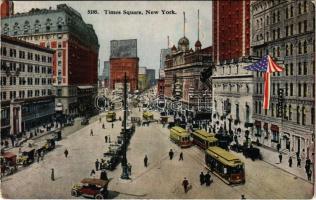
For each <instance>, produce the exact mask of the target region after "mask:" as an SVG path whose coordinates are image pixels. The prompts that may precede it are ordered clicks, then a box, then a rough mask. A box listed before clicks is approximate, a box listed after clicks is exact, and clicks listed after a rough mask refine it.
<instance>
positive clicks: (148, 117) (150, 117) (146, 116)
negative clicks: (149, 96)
mask: <svg viewBox="0 0 316 200" xmlns="http://www.w3.org/2000/svg"><path fill="white" fill-rule="evenodd" d="M143 118H144V119H145V120H153V119H154V115H153V114H152V113H151V112H144V113H143Z"/></svg>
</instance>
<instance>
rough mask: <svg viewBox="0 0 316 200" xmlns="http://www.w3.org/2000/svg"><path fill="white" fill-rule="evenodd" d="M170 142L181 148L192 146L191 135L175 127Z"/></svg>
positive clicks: (172, 129)
mask: <svg viewBox="0 0 316 200" xmlns="http://www.w3.org/2000/svg"><path fill="white" fill-rule="evenodd" d="M170 140H171V141H173V142H175V143H176V144H177V145H179V146H180V147H190V146H191V145H192V143H191V140H190V134H189V133H188V132H187V131H186V130H185V129H183V128H181V127H179V126H174V127H172V128H171V129H170Z"/></svg>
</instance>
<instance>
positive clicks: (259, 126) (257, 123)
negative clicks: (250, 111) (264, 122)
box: [255, 120, 261, 128]
mask: <svg viewBox="0 0 316 200" xmlns="http://www.w3.org/2000/svg"><path fill="white" fill-rule="evenodd" d="M255 125H256V127H258V128H261V121H257V120H255Z"/></svg>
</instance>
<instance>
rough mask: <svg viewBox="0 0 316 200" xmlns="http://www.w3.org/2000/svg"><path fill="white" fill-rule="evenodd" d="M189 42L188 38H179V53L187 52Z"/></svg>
mask: <svg viewBox="0 0 316 200" xmlns="http://www.w3.org/2000/svg"><path fill="white" fill-rule="evenodd" d="M189 44H190V42H189V40H188V38H186V37H185V36H183V37H182V38H180V40H179V42H178V49H179V50H180V51H183V52H186V51H188V50H189Z"/></svg>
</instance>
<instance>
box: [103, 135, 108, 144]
mask: <svg viewBox="0 0 316 200" xmlns="http://www.w3.org/2000/svg"><path fill="white" fill-rule="evenodd" d="M104 139H105V143H107V142H108V136H107V135H106V136H104Z"/></svg>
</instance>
